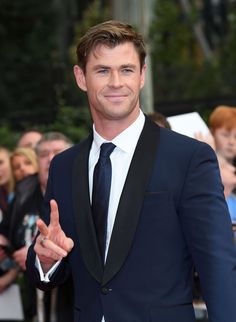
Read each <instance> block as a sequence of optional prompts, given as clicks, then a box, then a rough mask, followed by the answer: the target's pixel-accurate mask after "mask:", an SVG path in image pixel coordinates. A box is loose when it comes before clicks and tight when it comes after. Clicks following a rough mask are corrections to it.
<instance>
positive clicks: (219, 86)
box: [150, 0, 236, 105]
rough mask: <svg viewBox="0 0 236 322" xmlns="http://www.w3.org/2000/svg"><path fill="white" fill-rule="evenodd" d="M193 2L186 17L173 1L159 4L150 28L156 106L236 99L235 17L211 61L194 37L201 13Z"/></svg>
mask: <svg viewBox="0 0 236 322" xmlns="http://www.w3.org/2000/svg"><path fill="white" fill-rule="evenodd" d="M193 3H194V2H191V5H192V9H191V10H192V11H191V12H190V13H189V14H188V15H186V14H185V13H184V11H183V9H182V7H181V6H180V2H179V4H177V3H176V1H173V0H165V1H156V2H155V4H154V10H153V12H154V14H153V21H152V24H151V26H150V42H151V48H152V53H151V56H152V68H153V75H154V76H153V77H154V92H155V93H157V94H156V97H155V102H156V104H157V105H158V101H165V102H166V101H174V100H188V99H191V100H193V99H199V98H206V97H208V98H209V97H216V96H217V97H218V96H224V95H234V88H235V72H236V70H235V69H236V67H235V66H236V58H235V57H236V55H235V49H236V48H235V47H236V36H235V35H236V32H235V31H236V30H235V29H236V15H235V11H229V12H230V15H231V23H230V26H229V28H228V33H227V37H226V38H225V41H224V42H223V43H222V42H221V43H220V45H219V47H218V48H216V49H215V50H214V51H213V55H214V56H213V58H212V59H211V60H209V59H206V58H205V57H204V53H203V51H202V49H201V46H200V44H199V42H198V39H197V37H196V35H195V33H194V24H196V23H197V22H199V14H200V12H199V11H198V10H197V8H195V7H194V5H193Z"/></svg>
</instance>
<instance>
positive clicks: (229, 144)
mask: <svg viewBox="0 0 236 322" xmlns="http://www.w3.org/2000/svg"><path fill="white" fill-rule="evenodd" d="M214 139H215V144H216V151H217V152H218V153H219V154H220V155H221V156H222V157H224V158H225V159H226V160H228V161H229V162H232V161H233V159H234V158H235V157H236V129H232V130H227V129H226V128H219V129H216V130H215V131H214Z"/></svg>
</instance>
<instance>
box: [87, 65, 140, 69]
mask: <svg viewBox="0 0 236 322" xmlns="http://www.w3.org/2000/svg"><path fill="white" fill-rule="evenodd" d="M119 68H120V69H123V68H132V69H136V68H137V66H136V65H134V64H123V65H121V66H119ZM99 69H111V67H110V66H107V65H96V66H94V67H93V70H95V71H96V70H99Z"/></svg>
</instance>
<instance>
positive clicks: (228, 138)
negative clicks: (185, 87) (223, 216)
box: [196, 105, 236, 223]
mask: <svg viewBox="0 0 236 322" xmlns="http://www.w3.org/2000/svg"><path fill="white" fill-rule="evenodd" d="M208 123H209V128H210V131H211V134H209V135H208V136H203V135H201V133H199V134H198V135H197V136H196V138H197V139H199V140H201V141H204V142H206V143H208V144H210V145H211V147H212V148H213V149H214V150H215V152H216V155H217V158H218V162H219V166H220V173H221V179H222V182H223V185H224V194H225V198H226V201H227V204H228V207H229V212H230V217H231V220H232V222H233V223H236V195H235V188H236V168H235V161H236V108H235V107H232V106H225V105H222V106H217V107H216V108H214V110H213V111H212V113H211V114H210V116H209V122H208Z"/></svg>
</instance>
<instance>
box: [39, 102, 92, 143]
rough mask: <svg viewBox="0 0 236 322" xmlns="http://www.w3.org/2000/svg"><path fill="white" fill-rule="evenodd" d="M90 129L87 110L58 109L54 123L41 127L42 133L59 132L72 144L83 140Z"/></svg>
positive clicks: (81, 108) (69, 107) (83, 108)
mask: <svg viewBox="0 0 236 322" xmlns="http://www.w3.org/2000/svg"><path fill="white" fill-rule="evenodd" d="M91 127H92V120H91V116H90V112H89V109H88V108H85V107H76V108H75V107H74V106H73V107H72V106H63V107H60V109H59V111H58V114H57V116H56V119H55V121H54V122H53V123H52V124H50V125H46V126H42V127H41V130H42V131H59V132H62V133H64V134H65V135H67V136H68V137H69V138H70V139H71V140H72V141H73V142H74V143H78V142H79V141H81V140H82V139H84V138H85V137H86V136H87V135H88V133H89V130H90V129H91Z"/></svg>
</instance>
